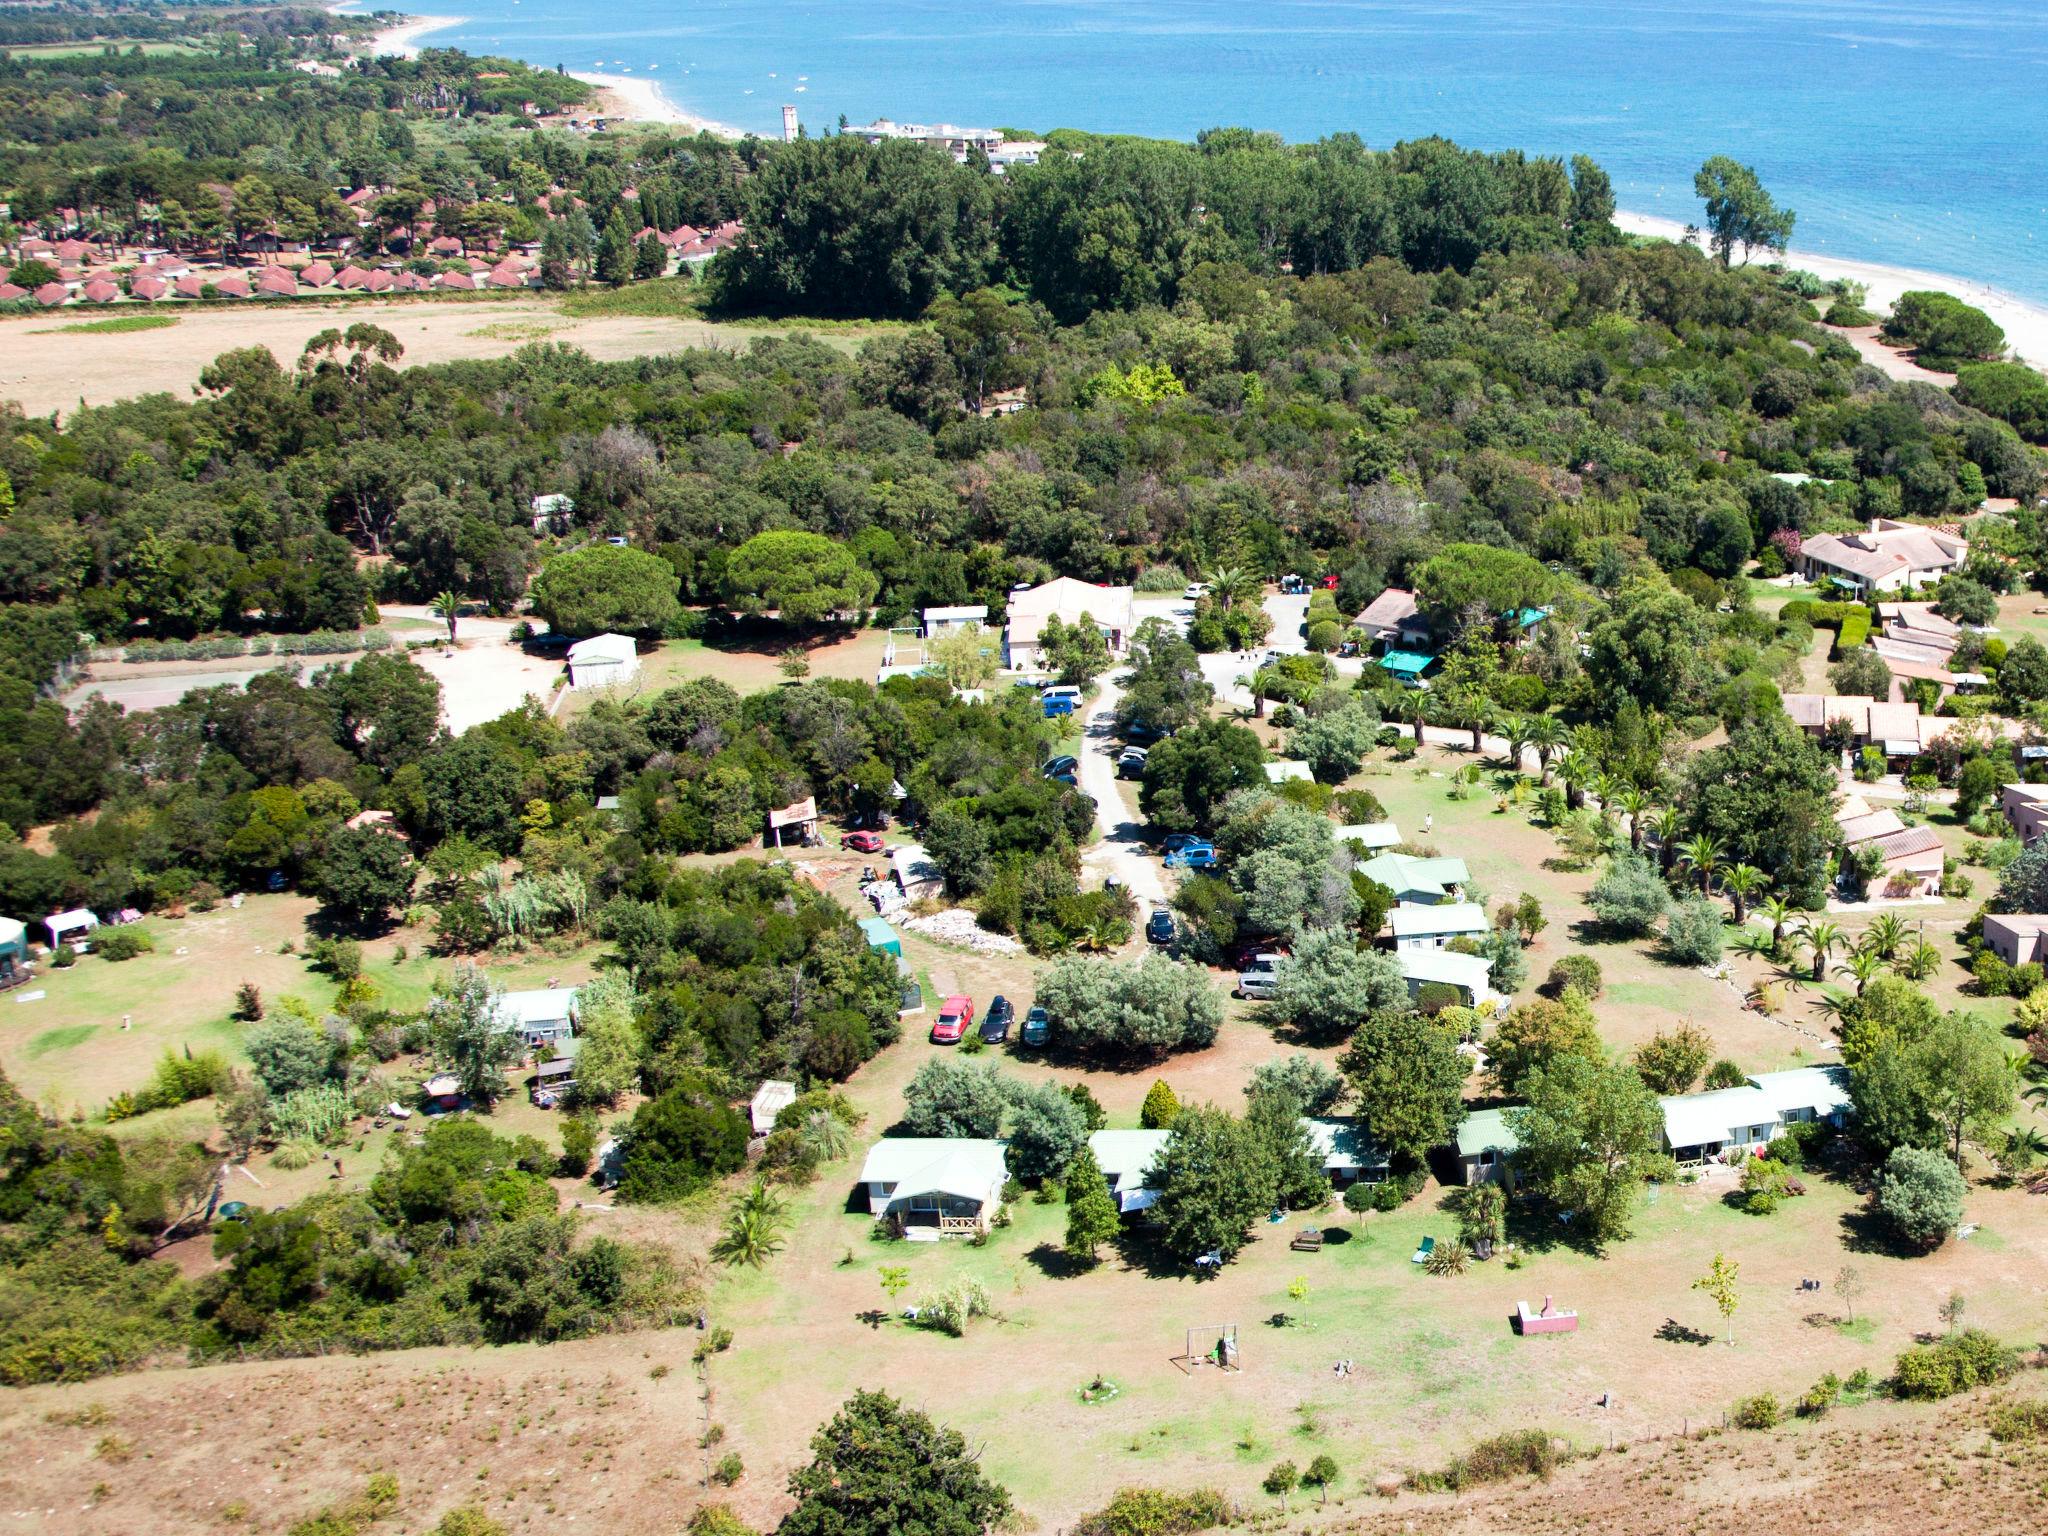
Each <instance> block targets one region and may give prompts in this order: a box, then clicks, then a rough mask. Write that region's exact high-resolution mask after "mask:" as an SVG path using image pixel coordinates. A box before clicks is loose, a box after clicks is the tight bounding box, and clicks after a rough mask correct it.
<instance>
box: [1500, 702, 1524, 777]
mask: <svg viewBox="0 0 2048 1536" xmlns="http://www.w3.org/2000/svg"><path fill="white" fill-rule="evenodd" d="M1529 728H1530V722H1529V717H1528V716H1527V715H1509V716H1508V717H1507V719H1505V720H1503V721H1501V723H1500V729H1501V734H1502V735H1503V736H1505V737H1507V742H1508V766H1509V767H1510V768H1512V769H1513V770H1514V771H1515V772H1516V773H1520V772H1521V771H1522V754H1523V753H1524V752H1526V751H1527V750H1528V749H1529V741H1530V737H1529Z"/></svg>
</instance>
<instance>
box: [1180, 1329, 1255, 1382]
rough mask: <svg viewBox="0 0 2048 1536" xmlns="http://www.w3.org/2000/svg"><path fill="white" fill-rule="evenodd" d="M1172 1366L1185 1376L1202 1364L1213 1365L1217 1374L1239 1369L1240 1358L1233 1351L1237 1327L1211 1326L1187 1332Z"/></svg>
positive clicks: (1241, 1360) (1236, 1352)
mask: <svg viewBox="0 0 2048 1536" xmlns="http://www.w3.org/2000/svg"><path fill="white" fill-rule="evenodd" d="M1173 1363H1174V1364H1175V1365H1177V1366H1179V1367H1180V1368H1181V1370H1182V1371H1183V1372H1184V1373H1185V1374H1187V1375H1189V1376H1192V1375H1194V1373H1195V1371H1196V1370H1197V1369H1198V1368H1200V1367H1201V1366H1205V1365H1208V1366H1214V1367H1215V1368H1216V1369H1217V1370H1219V1371H1236V1370H1242V1369H1243V1356H1241V1355H1240V1354H1239V1353H1238V1350H1237V1324H1235V1323H1212V1324H1210V1325H1209V1326H1208V1327H1206V1328H1190V1329H1188V1331H1187V1338H1186V1340H1185V1341H1184V1344H1183V1347H1182V1352H1181V1353H1180V1354H1179V1355H1178V1356H1177V1357H1176V1358H1175V1359H1174V1362H1173Z"/></svg>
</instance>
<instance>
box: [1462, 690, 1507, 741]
mask: <svg viewBox="0 0 2048 1536" xmlns="http://www.w3.org/2000/svg"><path fill="white" fill-rule="evenodd" d="M1458 713H1459V714H1461V715H1462V716H1463V717H1464V723H1465V724H1466V725H1467V726H1468V727H1470V729H1471V731H1472V751H1473V753H1474V755H1475V756H1476V755H1477V754H1478V753H1481V752H1484V751H1485V750H1486V745H1485V742H1484V741H1483V740H1482V738H1483V737H1484V736H1485V735H1486V732H1487V728H1488V727H1489V726H1492V725H1494V724H1495V723H1497V722H1498V721H1499V719H1500V711H1499V709H1497V708H1496V707H1495V706H1494V703H1493V700H1491V699H1489V698H1487V697H1486V696H1485V695H1484V694H1474V695H1473V696H1472V698H1471V699H1470V700H1469V701H1468V702H1467V703H1465V704H1464V705H1463V706H1462V707H1461V708H1460V709H1459V711H1458Z"/></svg>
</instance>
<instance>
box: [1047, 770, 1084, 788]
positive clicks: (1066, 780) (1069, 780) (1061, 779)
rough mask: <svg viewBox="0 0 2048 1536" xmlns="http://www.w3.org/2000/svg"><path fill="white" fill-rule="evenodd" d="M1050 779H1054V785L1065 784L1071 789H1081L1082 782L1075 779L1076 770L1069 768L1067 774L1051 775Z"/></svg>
mask: <svg viewBox="0 0 2048 1536" xmlns="http://www.w3.org/2000/svg"><path fill="white" fill-rule="evenodd" d="M1049 777H1050V778H1051V779H1052V781H1053V783H1055V784H1064V785H1066V786H1067V788H1069V789H1079V788H1080V787H1081V781H1080V780H1079V779H1077V778H1075V777H1074V770H1073V769H1071V768H1069V769H1068V770H1067V771H1066V772H1065V773H1055V774H1051V775H1049Z"/></svg>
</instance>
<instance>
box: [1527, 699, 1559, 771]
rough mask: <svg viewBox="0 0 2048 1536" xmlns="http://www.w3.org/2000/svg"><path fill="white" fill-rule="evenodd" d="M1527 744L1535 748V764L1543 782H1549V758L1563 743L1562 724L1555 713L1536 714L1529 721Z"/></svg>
mask: <svg viewBox="0 0 2048 1536" xmlns="http://www.w3.org/2000/svg"><path fill="white" fill-rule="evenodd" d="M1529 745H1530V746H1532V747H1534V748H1535V749H1536V766H1537V768H1538V770H1540V772H1539V777H1540V778H1541V779H1542V780H1543V782H1544V783H1545V784H1548V783H1549V782H1550V759H1551V756H1552V754H1554V753H1555V752H1556V751H1557V749H1558V748H1559V747H1561V746H1563V745H1564V726H1563V725H1562V724H1560V723H1559V721H1558V718H1557V716H1555V715H1538V716H1536V718H1535V719H1533V720H1531V721H1530V722H1529Z"/></svg>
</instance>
